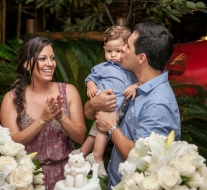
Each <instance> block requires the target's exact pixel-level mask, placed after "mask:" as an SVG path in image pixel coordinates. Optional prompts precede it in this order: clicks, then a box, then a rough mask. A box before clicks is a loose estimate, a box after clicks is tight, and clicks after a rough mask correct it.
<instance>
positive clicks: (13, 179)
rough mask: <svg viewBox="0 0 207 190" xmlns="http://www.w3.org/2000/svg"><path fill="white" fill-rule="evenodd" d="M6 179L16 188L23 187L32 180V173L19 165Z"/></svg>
mask: <svg viewBox="0 0 207 190" xmlns="http://www.w3.org/2000/svg"><path fill="white" fill-rule="evenodd" d="M7 180H8V182H9V183H10V184H13V185H14V186H16V187H17V188H23V187H24V188H25V187H28V186H29V185H30V184H31V183H32V182H33V173H32V171H31V170H29V169H27V168H26V167H24V166H22V165H20V166H17V167H16V169H15V170H14V171H13V172H12V173H10V174H9V175H8V176H7Z"/></svg>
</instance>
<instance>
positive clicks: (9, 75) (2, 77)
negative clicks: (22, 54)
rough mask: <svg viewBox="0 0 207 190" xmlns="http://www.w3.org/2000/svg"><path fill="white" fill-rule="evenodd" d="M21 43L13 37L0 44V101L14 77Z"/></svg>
mask: <svg viewBox="0 0 207 190" xmlns="http://www.w3.org/2000/svg"><path fill="white" fill-rule="evenodd" d="M21 43H22V40H20V39H16V38H15V39H8V41H7V44H0V83H1V86H0V102H1V101H2V98H3V96H4V94H5V93H6V92H7V91H8V90H9V89H10V86H11V85H12V84H13V83H14V81H15V79H16V74H15V69H16V58H17V55H18V52H19V48H20V44H21Z"/></svg>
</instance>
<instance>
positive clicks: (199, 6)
mask: <svg viewBox="0 0 207 190" xmlns="http://www.w3.org/2000/svg"><path fill="white" fill-rule="evenodd" d="M195 6H196V8H200V9H205V8H206V6H205V4H204V3H203V2H197V3H195Z"/></svg>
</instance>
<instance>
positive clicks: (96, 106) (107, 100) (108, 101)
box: [90, 89, 116, 112]
mask: <svg viewBox="0 0 207 190" xmlns="http://www.w3.org/2000/svg"><path fill="white" fill-rule="evenodd" d="M90 105H91V107H92V109H93V110H94V111H108V112H111V111H114V110H115V109H116V96H115V94H114V92H113V91H112V90H111V89H107V90H103V91H102V92H100V93H99V94H98V95H97V96H96V97H94V98H92V99H91V101H90Z"/></svg>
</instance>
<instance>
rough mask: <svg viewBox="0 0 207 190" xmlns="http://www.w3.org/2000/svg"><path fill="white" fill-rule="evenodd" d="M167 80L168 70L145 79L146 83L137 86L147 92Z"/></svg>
mask: <svg viewBox="0 0 207 190" xmlns="http://www.w3.org/2000/svg"><path fill="white" fill-rule="evenodd" d="M166 81H168V71H167V70H166V71H164V72H163V73H162V74H161V75H158V76H156V77H155V78H153V79H151V80H149V81H147V82H146V83H144V84H142V85H141V86H139V87H138V88H139V89H140V90H142V91H143V92H145V93H147V92H149V91H150V90H152V89H153V88H155V87H156V86H158V85H160V84H162V83H164V82H166Z"/></svg>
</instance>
